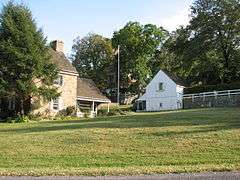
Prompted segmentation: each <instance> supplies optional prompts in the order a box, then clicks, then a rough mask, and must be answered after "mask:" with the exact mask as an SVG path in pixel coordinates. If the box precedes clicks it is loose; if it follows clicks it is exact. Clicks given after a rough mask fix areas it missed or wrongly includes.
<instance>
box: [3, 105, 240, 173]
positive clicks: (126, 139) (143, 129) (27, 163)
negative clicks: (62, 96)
mask: <svg viewBox="0 0 240 180" xmlns="http://www.w3.org/2000/svg"><path fill="white" fill-rule="evenodd" d="M237 170H240V108H219V109H195V110H183V111H178V112H162V113H140V114H136V115H131V116H123V117H106V118H96V119H83V120H74V121H43V122H35V123H34V122H32V123H27V124H6V123H5V124H4V123H1V124H0V175H139V174H158V173H180V172H200V171H237Z"/></svg>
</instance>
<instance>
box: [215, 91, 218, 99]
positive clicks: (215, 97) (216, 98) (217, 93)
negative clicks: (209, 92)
mask: <svg viewBox="0 0 240 180" xmlns="http://www.w3.org/2000/svg"><path fill="white" fill-rule="evenodd" d="M217 95H218V93H217V92H216V91H214V96H215V99H217Z"/></svg>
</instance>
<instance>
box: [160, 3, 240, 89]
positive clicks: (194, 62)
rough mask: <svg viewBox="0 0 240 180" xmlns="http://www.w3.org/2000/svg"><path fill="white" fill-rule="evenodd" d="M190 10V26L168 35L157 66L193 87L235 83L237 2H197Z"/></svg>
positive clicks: (239, 54) (239, 63) (239, 58)
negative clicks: (196, 85)
mask: <svg viewBox="0 0 240 180" xmlns="http://www.w3.org/2000/svg"><path fill="white" fill-rule="evenodd" d="M191 10H192V14H191V16H192V19H191V21H190V25H189V26H187V27H186V28H180V29H178V30H177V31H176V32H174V33H173V34H171V36H170V38H169V39H168V40H167V41H166V43H165V44H164V46H163V48H162V49H161V52H160V55H159V56H158V57H157V58H158V60H159V61H158V62H159V64H160V65H161V67H163V68H167V69H168V70H169V71H171V72H174V73H175V74H177V75H178V76H180V77H182V78H183V79H185V80H187V81H188V82H189V83H190V84H192V85H195V84H199V83H201V84H204V85H214V84H219V83H231V82H235V81H238V80H239V78H240V49H239V44H240V22H239V19H240V13H239V12H240V2H239V0H196V1H195V3H194V4H193V6H192V7H191Z"/></svg>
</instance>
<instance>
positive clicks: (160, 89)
mask: <svg viewBox="0 0 240 180" xmlns="http://www.w3.org/2000/svg"><path fill="white" fill-rule="evenodd" d="M158 90H159V91H163V83H162V82H160V83H159V84H158Z"/></svg>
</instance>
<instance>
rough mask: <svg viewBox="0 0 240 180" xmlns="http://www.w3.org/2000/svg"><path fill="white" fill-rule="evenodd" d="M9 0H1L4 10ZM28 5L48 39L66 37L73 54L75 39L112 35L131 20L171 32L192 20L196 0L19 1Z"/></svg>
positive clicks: (68, 50) (68, 48)
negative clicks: (191, 12) (190, 14)
mask: <svg viewBox="0 0 240 180" xmlns="http://www.w3.org/2000/svg"><path fill="white" fill-rule="evenodd" d="M7 2H8V0H0V9H1V8H2V6H3V4H6V3H7ZM14 2H18V3H24V4H25V5H27V6H28V7H29V8H30V9H31V11H32V14H33V17H34V18H35V20H36V22H37V25H38V27H39V28H42V29H43V32H44V34H45V36H47V38H48V41H52V40H56V39H57V40H62V41H63V42H64V43H65V53H66V54H67V55H70V54H71V47H72V45H73V40H74V39H76V38H77V37H80V38H81V37H84V36H86V35H87V34H88V33H97V34H100V35H102V36H105V37H108V38H111V37H112V34H113V32H114V31H118V30H119V29H121V28H123V27H124V25H126V23H127V22H129V21H138V22H140V23H142V24H147V23H153V24H156V25H158V26H162V27H164V28H165V29H167V30H169V31H173V30H175V29H176V28H177V27H179V26H180V25H187V24H188V22H189V19H190V18H189V13H190V5H191V4H192V3H193V0H15V1H14Z"/></svg>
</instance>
